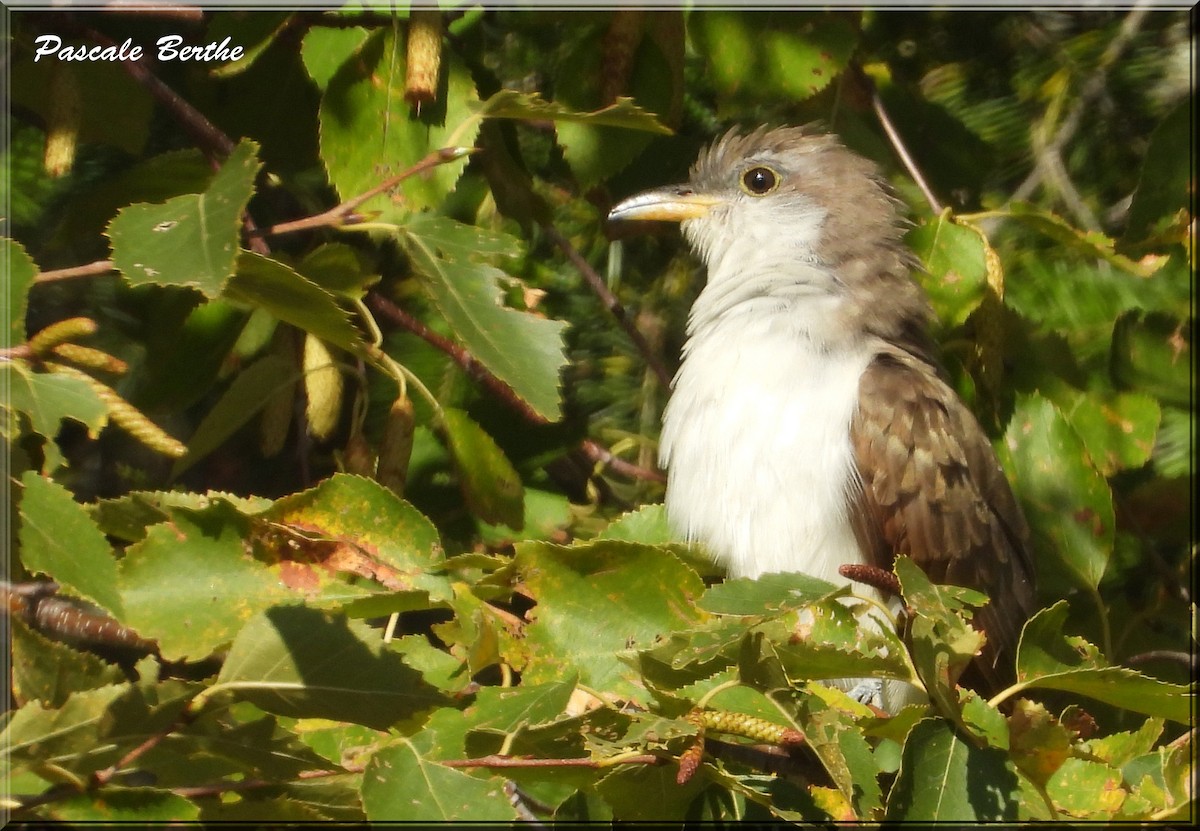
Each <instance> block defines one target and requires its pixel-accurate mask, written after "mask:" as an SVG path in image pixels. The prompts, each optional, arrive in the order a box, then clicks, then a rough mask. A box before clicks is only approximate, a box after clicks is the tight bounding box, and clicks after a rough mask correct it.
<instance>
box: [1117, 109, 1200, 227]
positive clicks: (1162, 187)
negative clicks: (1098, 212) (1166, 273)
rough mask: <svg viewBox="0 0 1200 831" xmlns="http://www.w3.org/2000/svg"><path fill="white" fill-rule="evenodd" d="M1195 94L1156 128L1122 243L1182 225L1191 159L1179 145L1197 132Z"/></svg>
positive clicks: (1130, 209)
mask: <svg viewBox="0 0 1200 831" xmlns="http://www.w3.org/2000/svg"><path fill="white" fill-rule="evenodd" d="M1194 106H1195V98H1194V96H1193V97H1189V98H1187V99H1185V100H1183V101H1180V102H1179V103H1178V104H1177V105H1176V106H1175V109H1173V110H1172V111H1171V112H1170V113H1169V114H1168V115H1167V116H1166V117H1165V118H1164V119H1163V120H1162V122H1161V123H1160V124H1159V125H1158V127H1156V128H1155V130H1154V132H1153V133H1152V134H1151V136H1150V146H1149V147H1147V148H1146V151H1145V155H1144V156H1143V157H1142V158H1143V159H1144V161H1143V162H1142V171H1141V175H1140V176H1139V178H1138V184H1137V189H1136V190H1135V191H1134V192H1133V202H1132V203H1131V204H1130V206H1129V219H1128V221H1127V223H1126V225H1125V233H1124V234H1123V235H1122V236H1121V240H1120V245H1121V246H1122V247H1128V246H1131V245H1137V244H1141V243H1145V242H1147V241H1154V239H1155V237H1157V236H1158V235H1160V234H1162V233H1163V232H1164V231H1166V230H1167V229H1169V228H1170V227H1171V226H1176V225H1181V224H1184V222H1181V221H1180V220H1181V216H1186V215H1187V211H1188V205H1189V197H1188V182H1189V181H1191V178H1192V169H1191V166H1190V164H1189V162H1190V159H1189V158H1188V155H1187V154H1186V153H1180V152H1179V148H1181V147H1187V146H1189V144H1188V142H1189V141H1190V140H1191V138H1192V136H1193V135H1194V130H1195V127H1194V124H1195V122H1194V121H1193V120H1192V114H1193V112H1194V109H1193V108H1194Z"/></svg>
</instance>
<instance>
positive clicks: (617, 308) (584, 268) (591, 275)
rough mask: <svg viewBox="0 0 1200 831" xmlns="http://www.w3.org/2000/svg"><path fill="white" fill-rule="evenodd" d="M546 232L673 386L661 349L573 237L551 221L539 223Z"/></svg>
mask: <svg viewBox="0 0 1200 831" xmlns="http://www.w3.org/2000/svg"><path fill="white" fill-rule="evenodd" d="M540 227H541V229H542V231H543V233H545V234H546V236H547V237H549V238H550V241H551V242H553V243H554V244H555V245H557V246H558V247H559V249H560V250H561V251H562V252H563V253H564V254H566V255H567V259H568V260H570V261H571V265H573V266H575V268H576V269H577V270H578V271H579V273H580V274H582V275H583V279H584V282H586V283H587V284H588V288H590V289H591V290H592V293H593V294H595V295H596V297H598V298H600V302H601V303H603V304H604V308H605V309H607V310H608V312H609V314H611V315H612V316H613V317H614V318H615V319H616V321H617V323H618V324H619V325H620V327H621V328H622V329H624V330H625V334H627V335H628V336H629V339H630V340H631V341H633V345H634V346H636V347H637V350H638V352H640V353H641V355H642V359H643V360H644V361H645V362H646V365H647V366H649V367H650V369H651V371H652V372H653V373H654V375H655V377H657V378H658V382H659V383H660V384H662V386H663V389H670V387H671V374H670V373H669V372H667V368H666V367H665V366H664V365H663V363H662V360H661V359H660V358H659V356H658V353H657V352H655V350H654V349H652V348H651V346H650V343H649V342H648V341H647V340H646V337H645V335H643V334H642V333H641V330H639V329H638V328H637V327H636V326H635V325H634V324H633V321H632V320H631V319H630V318H629V313H628V312H627V311H626V310H625V307H624V306H622V305H621V301H620V300H618V299H617V296H616V295H615V294H613V293H612V292H611V291H609V288H608V286H607V285H605V283H604V280H603V279H601V277H600V275H599V274H597V273H596V269H594V268H592V266H591V264H590V263H589V262H588V261H587V260H585V259H584V258H583V256H582V255H581V254H580V253H579V252H578V251H576V250H575V246H573V245H571V241H570V240H568V239H567V238H566V237H564V236H563V235H562V234H561V233H559V231H558V229H557V228H555V227H554V226H553V225H550V224H549V223H542V224H541V225H540Z"/></svg>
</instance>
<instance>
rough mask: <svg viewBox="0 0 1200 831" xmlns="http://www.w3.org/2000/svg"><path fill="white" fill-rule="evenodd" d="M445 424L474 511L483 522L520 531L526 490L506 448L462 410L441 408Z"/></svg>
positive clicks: (466, 495) (447, 438)
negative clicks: (499, 524)
mask: <svg viewBox="0 0 1200 831" xmlns="http://www.w3.org/2000/svg"><path fill="white" fill-rule="evenodd" d="M442 425H443V426H444V427H445V429H446V444H447V447H448V448H449V450H450V454H451V455H452V456H453V457H454V465H455V467H456V468H457V469H458V481H459V485H460V486H461V487H462V491H463V497H464V498H465V499H466V500H467V506H468V507H469V508H470V509H471V512H472V513H474V514H475V515H476V516H478V517H479V518H480V519H482V520H483V521H484V522H490V523H493V524H497V523H504V524H505V525H507V526H508V527H509V528H512V529H513V530H515V531H519V530H520V529H521V527H522V526H523V525H524V521H525V493H524V489H523V488H522V486H521V477H520V475H519V474H518V473H517V471H516V470H514V469H513V466H512V463H511V462H509V461H508V458H507V457H506V456H505V455H504V451H502V450H501V449H500V447H499V446H498V445H497V444H496V442H495V441H494V440H493V439H492V437H491V436H489V435H488V434H487V433H486V432H484V430H483V428H482V427H480V426H479V425H478V424H476V423H475V422H474V421H472V420H471V418H470V417H469V416H468V415H467V414H466V413H464V412H463V411H461V410H456V409H454V408H452V407H447V408H445V409H444V410H442Z"/></svg>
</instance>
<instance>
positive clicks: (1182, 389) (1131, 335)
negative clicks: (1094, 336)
mask: <svg viewBox="0 0 1200 831" xmlns="http://www.w3.org/2000/svg"><path fill="white" fill-rule="evenodd" d="M1112 373H1113V378H1114V380H1115V381H1116V382H1117V383H1118V384H1120V385H1121V386H1123V387H1125V388H1127V389H1134V390H1138V391H1141V392H1145V393H1149V394H1150V395H1153V396H1155V397H1156V398H1158V399H1159V400H1160V401H1162V402H1163V403H1164V404H1173V405H1175V406H1177V407H1185V408H1190V407H1191V406H1192V400H1191V392H1192V382H1193V380H1194V379H1193V377H1192V324H1191V321H1190V320H1186V321H1181V320H1177V319H1175V318H1173V317H1171V316H1170V315H1166V314H1162V313H1158V312H1150V313H1146V312H1143V311H1141V310H1134V311H1130V312H1126V313H1125V314H1123V315H1121V317H1120V318H1118V319H1117V323H1116V325H1115V326H1114V327H1113V338H1112Z"/></svg>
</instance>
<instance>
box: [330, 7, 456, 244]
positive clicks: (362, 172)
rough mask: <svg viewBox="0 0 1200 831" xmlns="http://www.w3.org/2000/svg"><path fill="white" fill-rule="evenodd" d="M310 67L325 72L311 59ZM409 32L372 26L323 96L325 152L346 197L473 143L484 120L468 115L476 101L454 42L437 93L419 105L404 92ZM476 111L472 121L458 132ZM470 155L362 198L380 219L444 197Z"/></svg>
mask: <svg viewBox="0 0 1200 831" xmlns="http://www.w3.org/2000/svg"><path fill="white" fill-rule="evenodd" d="M309 66H310V71H315V72H317V73H318V74H319V75H322V76H323V74H324V73H325V72H327V69H321V70H316V69H315V68H314V64H313V60H312V59H311V58H310V59H309ZM404 73H405V49H404V39H403V37H402V35H401V33H400V32H398V31H397V30H396V29H395V28H392V27H385V28H383V29H380V30H377V31H375V32H373V33H372V34H371V35H370V36H369V37H368V38H367V40H366V41H365V42H364V43H363V44H362V45H361V46H360V47H359V48H358V50H357V52H356V53H355V59H354V60H349V61H345V62H344V63H342V64H341V65H340V66H339V67H338V69H337V71H336V72H335V73H334V74H333V76H332V77H331V78H330V79H329V82H328V84H327V85H326V87H325V91H324V95H322V97H321V112H320V118H321V158H322V160H323V161H324V162H325V169H326V170H327V171H328V172H329V178H330V181H331V182H332V183H333V186H334V187H335V188H336V189H337V192H338V194H339V195H340V196H341V197H342V199H343V200H345V199H349V198H351V197H353V196H357V195H359V194H361V193H365V192H366V191H368V190H370V189H371V188H372V187H374V186H375V185H378V184H379V183H380V182H382V181H383V180H384V179H387V178H388V177H390V176H395V175H396V174H398V173H401V172H402V171H404V170H406V169H408V168H409V167H411V166H412V165H414V164H416V163H417V162H418V161H420V160H421V159H422V158H424V157H425V156H426V155H427V154H428V153H430V152H432V151H434V150H439V149H441V148H443V147H447V146H470V145H471V144H472V143H474V141H475V132H476V131H477V130H478V120H475V119H470V116H471V106H472V105H473V104H474V103H476V102H477V101H478V96H477V95H476V93H475V86H474V84H473V83H472V80H471V77H470V74H469V73H468V72H467V69H466V67H465V66H463V64H462V62H461V60H460V59H459V58H458V57H457V54H456V52H455V51H454V50H448V51H446V53H445V54H444V55H443V58H442V70H441V76H440V77H441V86H440V88H439V89H438V91H437V98H436V99H435V100H434V101H433V102H430V103H427V104H423V105H422V106H421V107H420V111H419V113H418V111H417V110H416V109H415V108H414V107H413V105H412V104H410V103H409V102H408V101H407V100H406V99H405V97H404V89H405V86H404ZM468 119H470V124H471V125H473V126H472V127H469V128H468V129H466V130H465V131H462V132H459V131H458V129H457V128H458V127H459V125H460V124H462V123H463V122H466V121H468ZM465 165H466V159H465V158H462V159H459V160H457V161H452V162H449V163H448V164H442V165H439V166H437V167H436V168H434V169H433V170H431V171H429V172H428V173H427V174H426V175H422V176H413V177H410V178H408V179H406V180H405V181H403V182H401V183H400V184H399V185H398V186H397V187H396V192H395V194H396V195H395V196H394V197H393V196H389V195H387V194H384V195H382V196H378V197H375V198H374V199H372V200H371V201H369V202H367V203H365V204H364V206H363V209H364V210H369V211H379V212H380V219H381V221H389V222H390V221H396V220H398V219H401V218H402V217H403V216H404V215H406V214H408V213H410V212H413V211H419V210H422V209H424V208H428V207H433V206H436V205H438V204H439V203H440V202H441V201H442V200H443V199H444V198H445V197H446V195H447V194H449V193H450V191H451V190H452V189H453V188H454V184H455V182H456V181H457V180H458V177H459V174H461V173H462V169H463V167H464V166H465Z"/></svg>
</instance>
